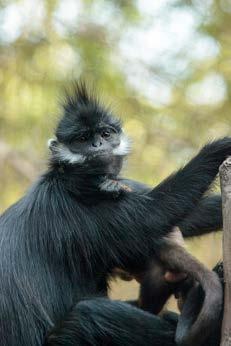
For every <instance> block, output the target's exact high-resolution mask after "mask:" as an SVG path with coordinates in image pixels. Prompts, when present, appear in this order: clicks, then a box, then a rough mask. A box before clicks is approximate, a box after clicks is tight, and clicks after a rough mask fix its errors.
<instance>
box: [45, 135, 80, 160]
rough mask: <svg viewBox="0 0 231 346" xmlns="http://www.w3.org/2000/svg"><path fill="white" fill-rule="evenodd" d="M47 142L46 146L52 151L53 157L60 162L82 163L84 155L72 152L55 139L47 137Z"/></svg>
mask: <svg viewBox="0 0 231 346" xmlns="http://www.w3.org/2000/svg"><path fill="white" fill-rule="evenodd" d="M55 142H56V143H55ZM47 144H48V148H49V149H50V151H51V153H52V156H53V158H54V159H56V160H58V161H60V162H68V163H70V164H75V163H83V162H84V161H85V160H86V156H84V155H81V154H75V153H72V152H71V151H70V149H69V148H68V147H67V146H65V145H64V144H62V143H59V142H57V141H56V140H55V139H52V138H51V139H49V140H48V142H47Z"/></svg>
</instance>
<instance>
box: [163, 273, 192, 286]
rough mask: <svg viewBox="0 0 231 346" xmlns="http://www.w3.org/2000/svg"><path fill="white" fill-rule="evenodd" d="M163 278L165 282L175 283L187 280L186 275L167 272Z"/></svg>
mask: <svg viewBox="0 0 231 346" xmlns="http://www.w3.org/2000/svg"><path fill="white" fill-rule="evenodd" d="M164 278H165V280H166V281H167V282H170V283H175V282H180V281H183V280H185V279H186V278H187V274H185V273H174V272H170V271H167V272H166V273H165V274H164Z"/></svg>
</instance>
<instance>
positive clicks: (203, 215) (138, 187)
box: [120, 179, 222, 238]
mask: <svg viewBox="0 0 231 346" xmlns="http://www.w3.org/2000/svg"><path fill="white" fill-rule="evenodd" d="M120 181H121V182H122V183H123V184H125V185H128V186H129V187H130V188H131V189H132V190H133V191H136V192H138V193H147V192H149V191H151V188H150V187H149V186H148V185H145V184H143V183H140V182H138V181H135V180H131V179H121V180H120ZM178 227H179V228H180V230H181V232H182V234H183V236H184V237H185V238H189V237H194V236H200V235H203V234H207V233H210V232H214V231H220V230H221V228H222V206H221V196H220V195H214V196H208V197H203V198H202V199H201V200H200V202H199V203H198V204H197V205H196V206H195V208H194V210H193V211H192V213H190V214H189V215H188V216H187V217H186V218H184V219H183V220H182V221H181V222H180V223H179V224H178Z"/></svg>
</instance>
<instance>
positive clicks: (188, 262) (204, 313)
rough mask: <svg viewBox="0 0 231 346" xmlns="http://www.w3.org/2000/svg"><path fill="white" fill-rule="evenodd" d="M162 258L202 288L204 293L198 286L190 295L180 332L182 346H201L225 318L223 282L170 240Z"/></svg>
mask: <svg viewBox="0 0 231 346" xmlns="http://www.w3.org/2000/svg"><path fill="white" fill-rule="evenodd" d="M159 258H160V260H161V261H162V262H163V263H164V264H165V265H166V266H168V267H169V269H170V270H174V269H175V270H177V271H183V272H185V273H187V274H188V276H189V277H190V278H192V279H194V280H196V281H197V282H198V283H199V284H200V285H201V287H200V290H198V284H196V285H195V287H193V288H192V289H191V290H190V291H189V293H188V295H187V299H186V300H185V304H184V306H183V309H182V314H181V316H180V318H179V323H178V327H177V330H176V340H177V342H178V343H179V344H180V345H184V344H187V345H192V346H194V345H200V344H202V342H203V341H204V340H205V339H206V338H207V337H208V336H209V333H210V330H212V329H213V328H216V325H217V324H218V323H219V320H220V317H221V311H222V302H223V293H222V286H221V283H220V281H219V278H218V276H217V275H216V274H215V273H214V272H212V271H210V270H208V269H207V268H206V267H205V266H204V265H203V264H202V263H200V262H199V261H198V260H197V259H196V258H194V257H193V256H191V255H190V254H189V253H188V252H187V251H186V250H185V249H184V248H183V247H181V246H179V245H176V244H175V243H173V242H172V241H169V240H166V243H165V244H163V246H162V247H160V250H159ZM157 293H158V292H157ZM160 294H161V293H160ZM198 300H200V301H202V305H201V306H199V307H197V306H196V304H195V302H197V301H198ZM195 306H196V308H195Z"/></svg>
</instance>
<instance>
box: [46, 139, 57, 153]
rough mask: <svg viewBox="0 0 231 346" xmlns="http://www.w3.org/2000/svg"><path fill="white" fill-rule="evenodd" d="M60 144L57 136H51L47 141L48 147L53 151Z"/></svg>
mask: <svg viewBox="0 0 231 346" xmlns="http://www.w3.org/2000/svg"><path fill="white" fill-rule="evenodd" d="M57 146H58V141H57V139H55V138H50V139H48V141H47V147H48V149H50V151H51V152H53V151H54V150H55V149H56V148H57Z"/></svg>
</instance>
